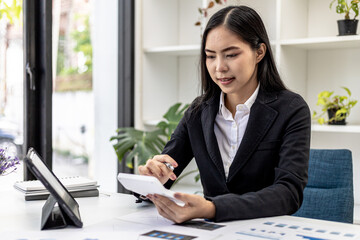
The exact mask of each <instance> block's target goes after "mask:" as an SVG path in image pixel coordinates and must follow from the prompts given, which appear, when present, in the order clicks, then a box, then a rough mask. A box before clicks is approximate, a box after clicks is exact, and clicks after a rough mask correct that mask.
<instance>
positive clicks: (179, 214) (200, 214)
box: [147, 193, 215, 223]
mask: <svg viewBox="0 0 360 240" xmlns="http://www.w3.org/2000/svg"><path fill="white" fill-rule="evenodd" d="M147 197H148V198H149V199H150V200H151V201H152V202H153V203H154V204H155V206H156V208H157V210H158V212H159V214H160V215H161V216H163V217H165V218H167V219H169V220H171V221H173V222H176V223H182V222H185V221H187V220H190V219H193V218H207V219H211V218H214V217H215V205H214V204H213V203H212V202H211V201H208V200H206V199H205V198H203V197H201V196H198V195H195V194H186V193H175V198H177V199H179V200H181V201H183V202H184V203H185V206H183V207H181V206H179V205H177V204H176V203H174V202H173V201H171V200H170V199H169V198H167V197H164V196H161V195H158V194H154V195H152V194H150V195H148V196H147Z"/></svg>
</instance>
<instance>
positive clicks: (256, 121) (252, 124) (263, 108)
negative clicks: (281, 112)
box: [228, 89, 278, 181]
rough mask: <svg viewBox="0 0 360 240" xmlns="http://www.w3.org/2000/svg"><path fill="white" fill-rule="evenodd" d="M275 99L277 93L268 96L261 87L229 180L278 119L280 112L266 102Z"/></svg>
mask: <svg viewBox="0 0 360 240" xmlns="http://www.w3.org/2000/svg"><path fill="white" fill-rule="evenodd" d="M274 100H276V95H268V96H266V95H265V93H263V92H262V91H261V89H260V91H259V94H258V97H257V99H256V101H255V103H254V104H253V106H252V107H251V111H250V116H249V121H248V124H247V127H246V130H245V134H244V137H243V139H242V141H241V144H240V146H239V149H238V151H237V153H236V155H235V158H234V161H233V163H232V164H231V166H230V169H229V176H228V181H231V178H232V177H233V176H235V175H236V173H237V172H238V171H239V170H240V169H241V168H242V167H243V166H244V165H245V163H246V162H247V161H248V160H249V159H250V156H251V155H252V154H253V152H254V151H255V150H256V148H257V147H258V145H259V143H260V141H261V140H262V139H263V137H264V136H265V134H266V133H267V131H268V130H269V129H270V127H271V125H272V124H273V122H274V120H275V119H276V117H277V115H278V112H277V111H275V110H274V109H272V108H270V107H269V106H267V105H266V103H268V102H271V101H274Z"/></svg>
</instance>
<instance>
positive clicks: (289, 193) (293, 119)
mask: <svg viewBox="0 0 360 240" xmlns="http://www.w3.org/2000/svg"><path fill="white" fill-rule="evenodd" d="M201 81H202V92H203V93H202V95H201V96H200V97H198V98H197V99H195V101H194V102H193V103H192V104H191V106H190V107H189V109H188V110H187V111H186V113H185V115H184V117H183V119H182V120H181V121H180V123H179V125H178V127H177V129H176V130H175V132H174V134H173V135H172V137H171V140H170V141H169V142H168V143H167V144H166V146H165V148H164V151H163V154H162V155H158V156H155V157H154V158H152V159H150V160H148V161H147V163H146V165H144V166H139V173H140V174H142V175H152V176H155V177H157V178H158V179H159V180H160V181H161V182H162V183H163V184H165V186H166V187H167V188H170V186H171V185H172V183H173V181H174V180H175V179H176V178H177V176H179V175H180V173H181V172H182V171H183V169H184V168H185V167H186V166H187V164H188V163H189V162H190V160H191V159H192V158H193V157H194V158H195V160H196V163H197V166H198V168H199V172H200V176H201V183H202V186H203V189H204V197H201V196H198V195H192V194H184V193H176V194H175V197H176V198H178V199H179V200H181V201H183V202H185V203H186V204H185V206H184V207H180V206H178V205H176V204H175V203H174V202H172V201H170V200H169V199H167V198H166V197H163V196H160V195H149V196H148V198H149V199H150V200H151V201H152V202H153V203H154V204H155V205H156V207H157V209H158V212H159V213H160V214H161V215H162V216H164V217H166V218H168V219H170V220H172V221H174V222H177V223H180V222H183V221H186V220H189V219H192V218H207V219H213V220H214V221H227V220H236V219H250V218H257V217H268V216H276V215H284V214H292V213H295V212H296V211H297V210H298V209H299V207H300V206H301V203H302V199H303V190H304V187H305V185H306V183H307V167H308V158H309V145H310V111H309V108H308V106H307V104H306V103H305V101H304V100H303V99H302V98H301V97H300V96H299V95H298V94H295V93H293V92H291V91H289V90H287V89H286V88H285V86H284V84H283V82H282V80H281V78H280V76H279V74H278V71H277V69H276V65H275V62H274V59H273V56H272V53H271V49H270V43H269V39H268V36H267V33H266V30H265V27H264V24H263V22H262V20H261V18H260V17H259V15H258V14H257V13H256V12H255V11H254V10H253V9H251V8H248V7H245V6H230V7H226V8H224V9H221V10H220V11H218V12H217V13H215V14H214V15H213V16H212V17H211V18H210V20H209V22H208V24H207V26H206V28H205V31H204V34H203V39H202V45H201ZM164 163H170V164H171V165H172V166H173V167H174V168H175V169H174V171H171V170H170V169H169V168H168V167H166V165H165V164H164Z"/></svg>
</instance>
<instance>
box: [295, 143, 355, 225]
mask: <svg viewBox="0 0 360 240" xmlns="http://www.w3.org/2000/svg"><path fill="white" fill-rule="evenodd" d="M353 210H354V193H353V171H352V155H351V151H349V150H347V149H334V150H330V149H311V150H310V159H309V180H308V184H307V186H306V187H305V190H304V200H303V203H302V206H301V207H300V209H299V210H298V211H297V212H296V213H295V214H294V216H299V217H306V218H315V219H322V220H330V221H336V222H345V223H352V222H353Z"/></svg>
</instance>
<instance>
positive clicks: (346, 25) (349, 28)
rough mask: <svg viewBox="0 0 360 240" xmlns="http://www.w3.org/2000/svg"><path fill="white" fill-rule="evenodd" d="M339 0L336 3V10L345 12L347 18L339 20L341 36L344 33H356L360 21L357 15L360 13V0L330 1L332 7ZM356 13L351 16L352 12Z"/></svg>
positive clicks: (341, 12)
mask: <svg viewBox="0 0 360 240" xmlns="http://www.w3.org/2000/svg"><path fill="white" fill-rule="evenodd" d="M335 2H337V4H336V12H337V13H339V14H343V13H344V14H345V19H342V20H338V21H337V23H338V29H339V36H343V35H356V30H357V25H358V21H359V20H357V19H356V17H357V16H358V15H359V7H358V4H359V0H351V2H350V3H348V0H333V1H332V2H331V3H330V9H331V8H332V5H333V4H334V3H335ZM351 12H353V13H354V18H353V19H351V18H350V13H351Z"/></svg>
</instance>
